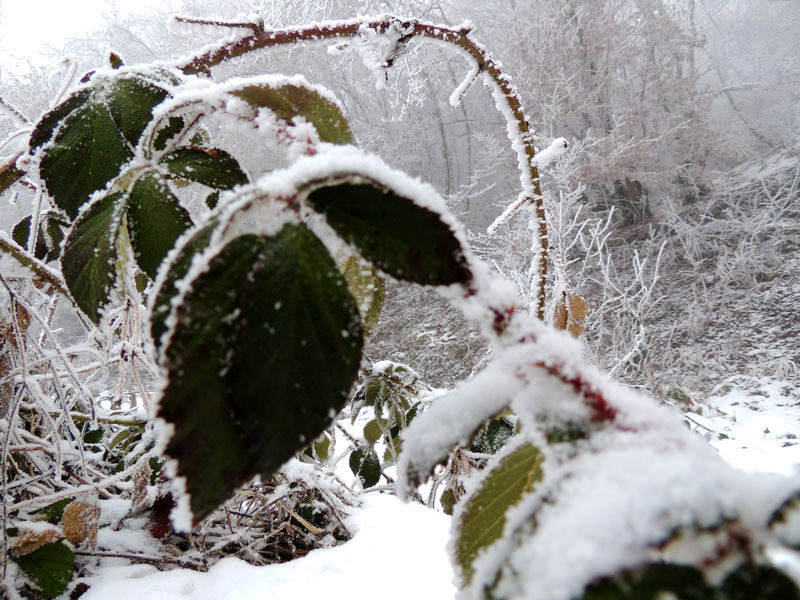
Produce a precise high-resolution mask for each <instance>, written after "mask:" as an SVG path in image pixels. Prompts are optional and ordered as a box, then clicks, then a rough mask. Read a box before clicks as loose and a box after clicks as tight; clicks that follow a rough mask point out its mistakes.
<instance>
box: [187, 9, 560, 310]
mask: <svg viewBox="0 0 800 600" xmlns="http://www.w3.org/2000/svg"><path fill="white" fill-rule="evenodd" d="M176 19H177V20H178V21H180V22H184V23H201V24H208V25H218V26H225V27H229V26H230V27H245V26H247V27H250V28H252V29H253V33H252V34H250V35H246V36H244V37H241V38H239V39H237V40H234V41H230V42H225V43H223V44H222V45H220V46H218V47H217V48H213V49H210V50H208V51H206V52H204V53H203V54H200V55H199V56H196V57H194V58H192V59H190V60H189V61H188V62H186V63H184V64H183V65H181V66H180V67H179V68H180V69H181V71H183V72H184V73H186V74H187V75H191V74H208V73H209V71H210V69H211V67H213V66H215V65H218V64H220V63H222V62H224V61H226V60H230V59H232V58H237V57H240V56H243V55H245V54H247V53H249V52H252V51H254V50H258V49H261V48H270V47H273V46H281V45H285V44H299V43H302V42H313V41H322V40H335V39H344V38H355V37H358V36H359V35H362V32H363V31H364V30H365V29H370V30H372V31H374V32H376V33H381V34H382V33H387V32H389V31H395V32H397V33H399V34H401V37H400V40H399V41H398V44H406V43H407V42H408V40H409V39H411V38H412V37H415V36H419V37H423V38H429V39H433V40H437V41H439V42H444V43H446V44H450V45H452V46H456V47H457V48H460V49H461V50H462V51H464V52H466V53H467V54H468V55H469V57H470V58H471V59H472V61H474V64H475V66H476V67H477V71H478V73H484V75H485V77H486V78H487V79H488V80H490V81H491V84H493V88H494V91H495V98H496V100H497V101H498V107H499V108H500V103H501V102H502V103H504V104H505V107H502V108H500V111H501V113H503V116H504V117H505V118H506V122H507V128H508V135H509V138H510V139H511V141H512V147H513V148H514V150H515V152H516V153H517V158H518V167H519V169H520V182H521V184H522V192H521V194H520V198H519V200H518V201H517V202H516V203H515V205H516V207H517V209H518V208H520V207H522V206H525V205H528V204H533V205H534V206H535V211H536V226H537V227H536V229H537V232H536V234H537V238H538V239H537V240H535V242H534V256H533V261H534V265H533V266H534V271H535V272H537V273H538V282H537V283H538V290H537V297H536V302H535V314H536V316H537V317H538V318H539V319H541V320H544V307H545V287H546V285H545V284H546V281H547V252H548V245H549V244H548V237H547V223H546V219H545V211H544V203H543V200H542V193H541V187H540V184H539V171H538V169H537V167H536V166H535V165H534V163H533V158H534V156H535V154H536V151H535V149H534V145H533V135H532V132H531V126H530V124H529V123H528V118H527V116H526V115H525V111H524V109H523V107H522V101H521V99H520V97H519V94H518V93H517V90H516V88H515V87H514V85H513V84H512V82H511V78H510V77H509V76H508V75H507V74H506V73H504V72H503V71H502V69H501V67H500V65H499V64H498V63H496V62H495V61H494V60H492V58H491V57H490V56H489V55H488V53H487V52H486V50H485V49H484V48H483V47H482V46H481V45H479V44H477V43H475V42H474V41H473V40H472V39H471V38H470V37H469V34H470V32H471V29H470V28H466V27H462V28H451V27H444V26H441V25H433V24H430V23H424V22H420V21H417V20H415V19H399V18H397V17H393V16H382V17H377V18H357V19H351V20H346V21H332V22H329V23H322V24H317V25H311V26H308V27H296V28H288V29H274V30H264V29H259V28H258V26H257V25H252V24H242V23H236V24H228V23H225V22H222V21H199V20H196V19H190V18H186V17H176ZM395 50H396V51H395V52H392V53H390V59H387V60H386V61H385V63H384V67H386V68H388V67H389V66H391V63H392V62H393V61H392V60H391V57H392V56H394V55H395V54H397V53H398V52H399V51H400V50H401V49H400V48H399V46H398V47H397V48H396V49H395ZM504 109H507V111H506V110H504ZM518 141H521V147H519V146H520V144H519V143H518ZM509 216H510V215H509Z"/></svg>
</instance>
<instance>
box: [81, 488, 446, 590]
mask: <svg viewBox="0 0 800 600" xmlns="http://www.w3.org/2000/svg"><path fill="white" fill-rule="evenodd" d="M449 521H450V518H449V517H447V516H446V515H443V514H441V513H436V512H434V511H432V510H429V509H427V508H425V507H423V506H421V505H418V504H403V503H402V502H400V500H398V499H397V498H395V497H394V496H388V495H383V494H365V496H364V498H363V505H362V507H361V508H360V509H358V510H357V511H356V512H355V514H354V515H353V516H352V517H350V518H349V519H348V521H347V525H348V527H350V528H351V529H354V530H355V532H356V533H355V536H354V537H353V539H352V540H350V541H349V542H347V543H345V544H343V545H341V546H337V547H336V548H328V549H325V550H315V551H314V552H312V553H310V554H309V555H307V556H305V557H303V558H299V559H297V560H294V561H291V562H288V563H284V564H279V565H269V566H265V567H254V566H252V565H248V564H247V563H245V562H243V561H241V560H239V559H236V558H228V559H225V560H222V561H220V562H219V563H217V564H216V565H214V566H213V567H211V569H210V570H209V571H208V573H197V572H195V571H188V570H183V569H179V570H174V571H165V572H160V571H158V570H157V569H156V568H155V567H151V566H142V565H126V566H114V564H115V562H116V564H118V565H119V564H121V561H116V560H109V561H108V562H107V565H108V566H105V567H104V568H103V569H102V570H101V574H100V575H98V576H97V577H94V578H92V579H89V580H87V581H86V582H87V583H88V584H89V585H90V589H89V591H88V592H87V593H86V594H84V595H83V596H81V598H82V599H83V600H107V599H108V598H128V599H131V600H133V599H135V598H146V599H147V600H176V599H182V600H249V599H251V598H269V599H270V600H282V599H284V598H286V599H292V600H295V599H298V598H328V599H330V600H338V599H340V598H341V599H344V598H347V599H348V600H362V599H363V600H373V599H374V598H376V597H380V598H382V599H385V600H395V599H396V600H408V599H409V598H437V599H441V600H446V599H448V598H453V597H454V596H455V593H456V588H455V585H454V584H453V583H452V579H453V578H452V569H451V567H450V562H449V559H448V557H447V552H446V550H445V540H446V539H447V533H448V529H449Z"/></svg>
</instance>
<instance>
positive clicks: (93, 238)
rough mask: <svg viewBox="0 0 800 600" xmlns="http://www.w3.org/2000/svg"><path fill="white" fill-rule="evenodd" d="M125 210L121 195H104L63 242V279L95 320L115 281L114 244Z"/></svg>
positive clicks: (83, 308) (79, 304)
mask: <svg viewBox="0 0 800 600" xmlns="http://www.w3.org/2000/svg"><path fill="white" fill-rule="evenodd" d="M124 210H125V200H124V194H122V193H121V192H118V193H115V194H109V195H107V196H104V197H103V198H101V199H99V200H98V201H96V202H95V203H94V204H93V205H92V206H91V207H89V209H88V210H87V211H86V212H84V213H83V214H82V215H81V216H80V217H79V218H78V220H77V221H75V223H74V224H73V226H72V229H71V230H70V232H69V235H68V236H67V240H66V242H65V244H64V253H63V255H62V257H61V269H62V271H63V273H64V280H65V281H66V283H67V287H68V288H69V291H70V293H71V294H72V297H73V298H74V299H75V302H76V303H77V304H78V306H79V307H80V308H81V310H83V312H84V313H86V314H87V315H88V316H89V318H91V319H92V320H93V321H94V322H95V323H97V322H98V321H99V320H100V313H101V309H102V308H103V306H105V305H106V304H107V303H108V300H109V298H110V295H111V290H112V289H113V287H114V283H115V280H116V262H117V248H116V244H117V237H118V235H119V230H120V227H121V226H122V219H123V217H124V214H123V213H124Z"/></svg>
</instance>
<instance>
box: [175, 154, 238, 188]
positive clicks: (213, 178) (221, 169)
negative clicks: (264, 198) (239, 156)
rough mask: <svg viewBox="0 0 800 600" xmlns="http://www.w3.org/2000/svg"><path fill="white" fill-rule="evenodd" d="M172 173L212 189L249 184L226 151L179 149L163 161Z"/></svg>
mask: <svg viewBox="0 0 800 600" xmlns="http://www.w3.org/2000/svg"><path fill="white" fill-rule="evenodd" d="M161 164H163V165H164V166H165V167H166V168H167V169H168V170H169V171H170V172H171V173H173V174H175V175H179V176H181V177H185V178H186V179H190V180H192V181H196V182H197V183H202V184H203V185H207V186H208V187H211V188H218V189H223V190H229V189H231V188H232V187H234V186H236V185H241V184H244V183H247V175H245V173H244V171H242V168H241V167H240V166H239V163H238V162H237V161H236V159H235V158H233V156H231V155H230V154H228V153H227V152H225V151H224V150H217V149H214V150H202V149H200V148H177V149H175V150H173V151H172V152H169V153H168V154H166V155H164V157H163V158H162V159H161Z"/></svg>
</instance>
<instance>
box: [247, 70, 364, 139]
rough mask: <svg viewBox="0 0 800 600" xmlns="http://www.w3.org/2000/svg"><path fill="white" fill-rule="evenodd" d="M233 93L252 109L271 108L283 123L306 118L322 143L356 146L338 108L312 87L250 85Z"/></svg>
mask: <svg viewBox="0 0 800 600" xmlns="http://www.w3.org/2000/svg"><path fill="white" fill-rule="evenodd" d="M231 94H233V95H234V96H238V97H239V98H241V99H242V100H244V101H245V102H247V103H248V104H252V105H253V106H258V107H263V108H268V109H270V110H271V111H272V112H273V113H274V114H275V116H276V117H277V118H279V119H281V120H282V121H293V120H294V118H295V117H303V118H304V119H305V120H306V121H308V122H309V123H311V124H312V125H314V127H315V128H316V130H317V133H318V134H319V139H320V140H322V141H323V142H329V143H332V144H352V143H353V134H352V133H351V132H350V128H349V127H348V125H347V120H346V119H345V118H344V115H342V111H341V110H339V107H338V106H336V104H334V103H333V102H331V101H330V100H328V99H326V98H325V97H323V96H322V95H320V94H319V93H317V92H315V91H314V90H312V89H310V88H307V87H302V86H297V85H292V84H286V85H282V86H279V87H270V86H268V85H249V86H246V87H243V88H240V89H238V90H234V91H232V92H231Z"/></svg>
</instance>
